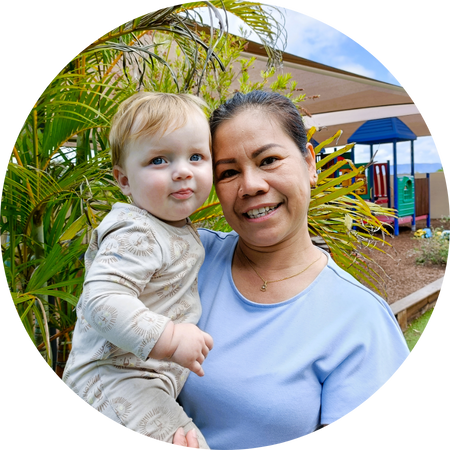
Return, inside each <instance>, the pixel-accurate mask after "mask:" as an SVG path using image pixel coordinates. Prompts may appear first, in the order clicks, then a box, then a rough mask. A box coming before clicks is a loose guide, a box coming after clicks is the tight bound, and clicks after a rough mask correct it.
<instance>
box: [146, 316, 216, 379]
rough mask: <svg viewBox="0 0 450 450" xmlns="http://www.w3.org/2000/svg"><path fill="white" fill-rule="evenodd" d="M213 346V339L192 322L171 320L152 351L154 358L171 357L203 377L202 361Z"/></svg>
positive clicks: (171, 359) (170, 358)
mask: <svg viewBox="0 0 450 450" xmlns="http://www.w3.org/2000/svg"><path fill="white" fill-rule="evenodd" d="M212 348H213V339H212V337H211V336H210V335H209V334H208V333H205V332H204V331H202V330H200V328H198V327H197V326H196V325H194V324H192V323H179V324H174V323H173V322H169V323H168V324H167V326H166V328H165V329H164V331H163V333H162V334H161V336H160V338H159V339H158V341H157V342H156V345H155V346H154V347H153V350H152V351H151V352H150V355H149V357H151V358H154V359H169V360H170V361H173V362H176V363H177V364H180V366H183V367H186V368H187V369H189V370H192V372H194V373H196V374H197V375H198V376H199V377H202V376H203V375H204V374H205V372H204V371H203V369H202V366H201V365H202V363H203V361H204V360H205V358H206V357H207V356H208V353H209V351H210V350H211V349H212Z"/></svg>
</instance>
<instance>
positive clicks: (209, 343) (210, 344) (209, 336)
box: [203, 332, 214, 350]
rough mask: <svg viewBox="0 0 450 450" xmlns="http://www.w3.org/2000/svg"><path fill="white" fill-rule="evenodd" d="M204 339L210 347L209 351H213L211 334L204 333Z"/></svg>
mask: <svg viewBox="0 0 450 450" xmlns="http://www.w3.org/2000/svg"><path fill="white" fill-rule="evenodd" d="M203 335H204V338H205V344H206V346H207V347H208V349H209V350H211V349H212V348H213V346H214V341H213V338H212V337H211V335H210V334H208V333H205V332H203Z"/></svg>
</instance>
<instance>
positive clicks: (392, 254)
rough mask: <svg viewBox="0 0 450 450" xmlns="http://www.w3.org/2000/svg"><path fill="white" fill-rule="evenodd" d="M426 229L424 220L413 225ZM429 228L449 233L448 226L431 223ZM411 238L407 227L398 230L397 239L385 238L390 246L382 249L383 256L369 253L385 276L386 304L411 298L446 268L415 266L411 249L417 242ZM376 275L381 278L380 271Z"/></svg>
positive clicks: (416, 246)
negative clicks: (384, 252)
mask: <svg viewBox="0 0 450 450" xmlns="http://www.w3.org/2000/svg"><path fill="white" fill-rule="evenodd" d="M425 227H426V221H425V220H423V221H419V222H417V224H416V229H417V230H418V229H420V228H425ZM431 227H432V228H438V227H443V228H444V229H450V223H448V222H447V223H445V222H441V221H440V220H432V221H431ZM413 236H414V232H413V231H412V230H411V228H410V227H408V226H404V227H400V234H399V235H398V236H393V237H386V238H385V239H386V241H387V242H389V243H390V244H391V245H392V247H388V246H384V247H383V249H384V250H385V251H386V254H383V253H382V252H378V251H372V252H371V254H370V256H371V257H372V258H373V259H374V260H375V261H376V262H377V264H379V265H380V266H381V267H382V268H383V269H384V271H385V272H386V274H385V275H383V278H384V280H385V283H384V289H385V291H386V295H384V298H385V300H386V301H387V302H388V303H389V304H391V303H393V302H395V301H397V300H400V299H402V298H403V297H406V296H407V295H409V294H412V293H413V292H415V291H417V290H419V289H421V288H423V287H424V286H426V285H427V284H430V283H432V282H433V281H436V280H437V279H439V278H441V277H443V276H444V273H445V268H446V266H435V265H423V266H422V265H417V264H416V262H415V260H416V254H415V252H414V249H415V248H419V244H420V242H418V240H417V239H413ZM374 268H375V266H374ZM377 272H378V273H380V274H382V272H381V271H380V270H377ZM369 287H370V286H369Z"/></svg>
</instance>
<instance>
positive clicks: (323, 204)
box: [0, 0, 392, 364]
mask: <svg viewBox="0 0 450 450" xmlns="http://www.w3.org/2000/svg"><path fill="white" fill-rule="evenodd" d="M199 6H205V3H203V2H195V3H189V4H185V5H182V6H174V7H171V8H166V9H163V10H160V11H156V12H153V13H150V14H147V15H144V16H142V17H139V18H137V19H135V20H133V21H130V22H128V23H126V24H123V25H122V26H120V27H118V28H117V29H115V30H112V31H111V32H110V33H108V34H107V35H105V36H103V37H101V38H100V39H98V40H97V41H96V42H94V43H93V44H92V45H90V46H89V47H87V48H86V49H85V50H83V52H82V53H81V54H80V55H78V56H77V57H75V58H74V59H73V60H72V61H71V62H70V63H69V64H68V65H67V67H65V68H64V69H63V70H62V72H61V73H60V74H59V75H58V76H56V77H55V79H54V80H52V82H51V83H50V84H49V86H48V87H47V89H46V90H45V91H44V93H43V94H42V95H41V97H40V98H39V100H38V102H37V103H36V105H35V107H34V108H33V110H32V111H31V112H30V114H29V116H28V118H27V120H26V122H25V124H24V126H23V128H22V130H21V133H20V135H19V137H18V139H17V141H16V144H15V146H14V149H13V153H12V156H11V160H10V163H9V165H8V170H7V174H6V178H5V183H4V190H3V196H2V204H1V215H2V220H1V223H0V226H1V234H2V253H3V261H4V268H5V273H6V277H7V280H8V284H9V287H10V291H11V293H12V297H13V300H14V303H15V305H16V308H17V311H18V313H19V315H20V317H21V320H22V322H23V324H24V327H25V329H26V330H27V332H28V334H29V335H30V338H31V339H32V340H33V341H34V343H35V345H36V346H37V347H38V348H39V349H42V351H43V356H44V357H45V358H46V360H47V361H48V363H49V364H52V363H54V361H53V355H52V350H51V341H52V340H54V339H55V338H56V337H58V336H67V335H68V333H70V331H71V330H72V329H73V326H74V323H75V321H76V314H75V311H74V306H75V305H76V302H77V299H78V298H79V295H80V292H81V289H82V283H83V276H84V263H83V254H84V251H85V249H86V245H87V242H88V241H89V237H90V234H91V232H92V230H93V229H94V228H95V227H96V226H97V225H98V223H99V222H100V221H101V220H102V218H103V217H104V215H105V214H106V213H108V211H109V210H110V209H111V206H112V204H113V203H115V202H117V201H123V202H127V201H129V199H128V198H126V197H124V196H123V195H122V194H121V192H120V190H119V189H118V188H117V186H116V185H115V183H114V180H113V178H112V175H111V168H110V156H109V152H108V151H109V148H108V141H107V135H108V131H109V126H110V121H111V118H112V117H113V115H114V113H115V112H116V110H117V107H118V105H119V104H120V103H121V102H122V101H123V100H125V99H126V98H128V97H129V96H130V95H132V94H133V93H134V92H136V91H137V90H139V89H146V90H152V91H162V92H178V91H183V92H189V93H199V94H200V95H201V96H202V97H203V98H204V99H205V100H206V102H207V104H208V105H209V107H210V109H211V110H213V109H215V108H216V107H217V106H219V105H220V104H222V103H223V102H225V101H226V100H227V99H228V98H229V97H230V96H231V95H232V94H233V93H234V88H233V87H232V86H236V85H237V89H238V90H239V91H241V92H250V91H252V90H255V89H266V90H272V91H275V92H279V93H281V94H283V95H285V96H287V97H289V98H290V99H291V100H292V101H293V102H294V103H295V104H296V105H297V106H298V108H299V109H301V106H300V104H301V102H302V101H303V100H304V99H305V95H304V94H302V93H300V92H301V90H300V89H298V87H297V83H296V82H295V81H294V80H292V77H291V74H289V73H286V74H281V75H280V74H276V71H275V68H276V66H277V62H279V61H280V53H279V50H277V46H276V44H277V42H278V41H279V40H280V39H281V41H282V44H284V43H285V35H284V34H283V33H284V28H283V24H279V23H276V22H274V20H273V19H272V18H271V16H270V15H268V14H267V13H265V12H264V10H262V8H261V4H259V3H253V2H246V1H237V0H234V1H226V0H224V1H212V2H210V3H208V7H209V8H210V10H211V11H212V12H213V13H214V12H217V10H216V9H214V8H216V7H217V8H224V9H225V10H228V11H230V12H231V13H232V14H235V15H237V16H238V17H240V18H242V19H243V20H244V21H245V22H246V23H247V24H249V25H250V26H251V27H252V28H253V30H255V31H256V33H257V34H258V35H259V36H260V37H261V38H262V40H263V42H264V43H265V45H266V46H267V49H268V53H269V66H268V69H267V70H266V71H263V72H261V73H260V75H259V78H258V79H257V80H254V79H251V77H250V75H249V70H250V68H252V66H253V64H254V62H255V58H250V59H245V58H242V57H241V53H242V52H243V51H244V50H245V45H246V41H245V39H242V38H237V37H234V36H229V35H228V36H226V35H225V34H224V30H225V25H224V23H223V21H222V20H219V31H218V32H215V33H211V34H207V33H205V32H204V30H203V31H202V30H201V29H200V31H199V29H198V26H199V25H200V26H201V25H202V23H201V21H200V17H199V16H198V15H196V13H195V8H196V7H199ZM313 131H314V130H312V131H311V133H310V135H309V138H311V137H312V135H313ZM336 137H337V136H333V137H331V138H330V139H329V140H327V141H325V142H323V143H322V144H321V145H319V146H318V147H317V148H316V151H317V152H318V151H320V148H321V147H322V146H325V145H328V144H329V143H331V142H332V141H333V140H334V139H336ZM349 148H350V147H348V148H347V150H348V149H349ZM334 156H336V154H335V155H334ZM324 162H326V161H324V160H322V161H321V163H319V165H318V167H321V164H324ZM332 169H333V168H331V169H329V170H326V171H323V172H321V173H320V175H319V181H318V185H317V187H316V188H315V189H314V190H313V191H312V194H311V195H312V197H311V207H310V211H309V217H308V219H309V227H310V232H311V234H313V235H320V236H322V237H323V238H324V240H325V242H326V243H327V244H328V246H329V248H330V250H331V252H332V256H333V258H334V259H335V261H336V262H337V264H339V265H340V266H341V267H343V268H344V269H345V270H347V271H348V272H350V273H351V274H353V275H354V276H355V277H356V278H358V279H360V280H366V281H368V282H369V283H371V284H372V285H373V287H374V288H375V289H377V287H376V282H377V280H378V278H379V275H378V274H376V273H375V272H374V271H373V270H372V269H369V268H368V267H367V265H366V262H367V261H370V258H369V256H368V255H367V252H366V251H365V250H366V249H373V248H375V249H377V250H379V249H378V248H377V247H376V246H375V243H376V241H377V240H380V239H379V238H376V237H374V236H373V231H374V230H379V229H381V230H383V231H384V232H387V231H386V230H385V229H384V228H383V225H382V224H381V223H380V222H379V221H378V219H377V218H376V215H377V214H381V215H387V214H392V212H390V211H386V210H384V209H383V208H380V207H379V206H378V205H375V204H369V203H366V202H364V201H363V200H362V199H361V198H360V197H358V196H357V195H355V194H353V192H354V190H355V189H357V188H358V187H359V186H360V185H359V184H358V183H356V184H353V185H350V186H348V187H342V182H343V181H345V180H347V179H350V178H353V177H355V176H356V174H358V173H359V171H361V170H362V169H361V168H360V169H356V168H355V167H353V166H352V169H353V170H352V172H350V173H349V174H346V175H343V176H341V177H338V178H332V174H333V172H335V171H336V166H335V167H334V169H333V170H332ZM191 220H192V222H193V223H194V224H196V226H205V227H208V228H213V229H216V230H222V231H228V230H230V227H229V225H228V224H227V223H226V221H225V219H224V217H223V213H222V208H221V206H220V203H219V201H218V198H217V195H216V193H215V190H214V188H213V189H212V191H211V193H210V196H209V198H208V199H207V201H206V202H205V204H204V205H203V206H202V207H201V208H200V209H199V210H198V211H196V212H195V213H194V214H192V216H191ZM355 225H357V228H356V229H355ZM67 340H68V341H69V340H70V338H69V339H67Z"/></svg>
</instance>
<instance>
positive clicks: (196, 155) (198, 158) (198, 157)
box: [191, 153, 203, 161]
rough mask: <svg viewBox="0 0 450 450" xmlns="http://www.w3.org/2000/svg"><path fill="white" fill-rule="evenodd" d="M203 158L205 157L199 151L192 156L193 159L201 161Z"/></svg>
mask: <svg viewBox="0 0 450 450" xmlns="http://www.w3.org/2000/svg"><path fill="white" fill-rule="evenodd" d="M202 159H203V156H202V155H199V154H198V153H196V154H195V155H192V156H191V161H201V160H202Z"/></svg>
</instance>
